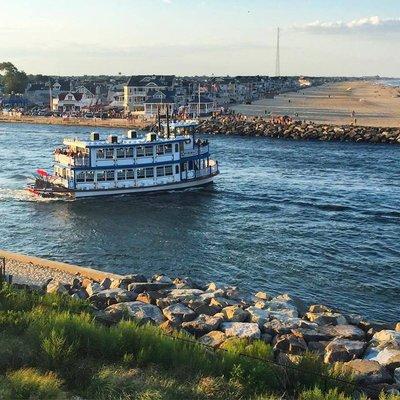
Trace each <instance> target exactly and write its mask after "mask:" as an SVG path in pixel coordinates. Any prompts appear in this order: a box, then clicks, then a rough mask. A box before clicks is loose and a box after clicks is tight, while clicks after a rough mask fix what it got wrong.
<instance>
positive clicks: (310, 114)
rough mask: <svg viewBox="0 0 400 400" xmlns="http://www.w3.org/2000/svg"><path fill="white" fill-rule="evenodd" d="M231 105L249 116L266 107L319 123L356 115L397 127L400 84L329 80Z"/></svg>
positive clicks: (361, 121) (339, 121) (362, 121)
mask: <svg viewBox="0 0 400 400" xmlns="http://www.w3.org/2000/svg"><path fill="white" fill-rule="evenodd" d="M231 109H233V110H235V111H236V112H240V113H242V114H245V115H253V116H254V115H262V116H265V115H266V114H265V111H267V113H271V114H272V115H289V116H291V117H293V118H296V119H301V120H307V121H313V122H316V123H323V124H335V125H345V124H351V123H354V119H356V124H357V125H363V126H376V127H399V126H400V88H394V87H385V86H383V85H378V84H375V83H373V82H367V81H355V82H340V83H329V84H325V85H322V86H317V87H311V88H308V89H304V90H301V91H299V92H291V93H285V94H281V95H279V96H276V97H275V98H273V99H263V100H257V101H254V102H253V103H252V104H248V105H247V104H240V105H237V106H232V107H231ZM353 111H354V113H355V115H354V117H353V116H352V112H353ZM296 114H297V115H296Z"/></svg>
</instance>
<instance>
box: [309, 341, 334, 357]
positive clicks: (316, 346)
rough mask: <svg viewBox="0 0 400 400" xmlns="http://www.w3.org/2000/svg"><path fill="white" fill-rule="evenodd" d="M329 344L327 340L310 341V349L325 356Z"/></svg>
mask: <svg viewBox="0 0 400 400" xmlns="http://www.w3.org/2000/svg"><path fill="white" fill-rule="evenodd" d="M328 344H329V342H327V341H321V342H308V343H307V346H308V350H309V351H311V352H313V353H315V354H317V355H319V356H324V354H325V348H326V346H327V345H328Z"/></svg>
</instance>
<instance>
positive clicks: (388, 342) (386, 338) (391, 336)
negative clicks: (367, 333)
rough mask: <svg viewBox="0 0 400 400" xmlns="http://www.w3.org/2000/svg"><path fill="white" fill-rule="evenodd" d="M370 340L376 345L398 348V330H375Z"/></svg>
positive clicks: (399, 333)
mask: <svg viewBox="0 0 400 400" xmlns="http://www.w3.org/2000/svg"><path fill="white" fill-rule="evenodd" d="M372 342H373V343H375V344H377V347H379V348H383V347H391V348H395V349H400V332H397V331H395V330H388V329H386V330H382V331H380V332H377V333H375V334H374V336H373V337H372Z"/></svg>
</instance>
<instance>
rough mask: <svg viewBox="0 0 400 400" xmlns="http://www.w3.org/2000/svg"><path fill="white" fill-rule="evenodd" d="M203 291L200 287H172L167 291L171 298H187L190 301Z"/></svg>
mask: <svg viewBox="0 0 400 400" xmlns="http://www.w3.org/2000/svg"><path fill="white" fill-rule="evenodd" d="M203 293H204V292H203V291H202V290H200V289H173V290H171V292H170V293H169V297H170V298H171V299H179V300H181V299H187V301H190V300H191V299H194V298H196V297H197V296H200V295H201V294H203Z"/></svg>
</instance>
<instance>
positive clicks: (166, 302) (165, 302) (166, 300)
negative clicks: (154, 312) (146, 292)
mask: <svg viewBox="0 0 400 400" xmlns="http://www.w3.org/2000/svg"><path fill="white" fill-rule="evenodd" d="M179 301H180V300H179V299H171V298H170V297H161V298H159V299H156V305H157V307H160V308H165V307H168V306H170V305H171V304H176V303H179Z"/></svg>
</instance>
